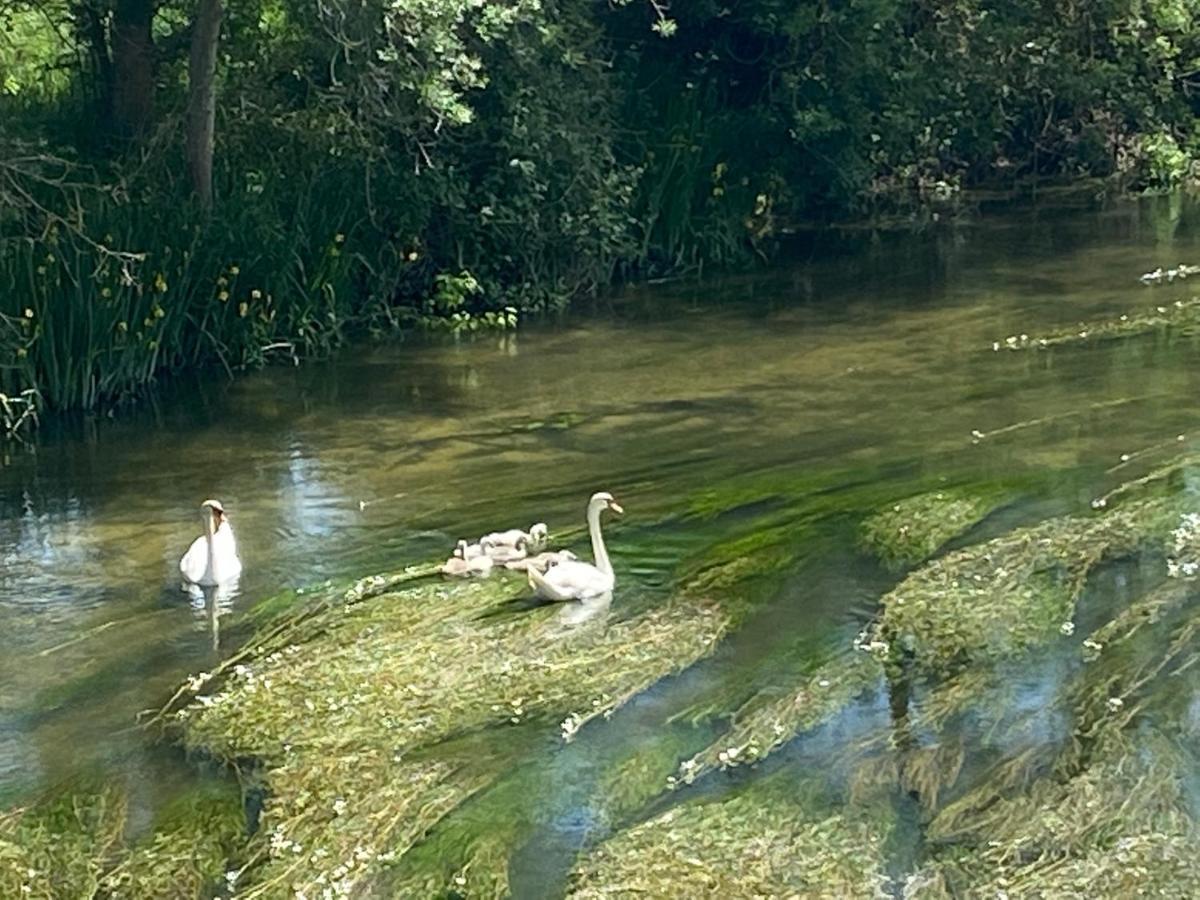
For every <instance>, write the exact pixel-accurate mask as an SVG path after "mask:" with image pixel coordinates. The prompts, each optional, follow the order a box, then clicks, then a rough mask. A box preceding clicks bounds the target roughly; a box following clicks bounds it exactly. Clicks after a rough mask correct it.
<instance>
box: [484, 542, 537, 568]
mask: <svg viewBox="0 0 1200 900" xmlns="http://www.w3.org/2000/svg"><path fill="white" fill-rule="evenodd" d="M479 546H481V547H482V548H483V552H484V555H485V556H487V557H488V559H490V560H491V561H492V562H494V563H495V564H496V565H498V566H503V565H507V564H508V563H510V562H515V561H516V560H518V559H524V558H525V557H526V556H528V555H529V541H528V540H526V539H525V538H524V537H521V538H518V539H517V542H516V543H515V544H493V543H492V542H491V541H489V540H488V539H487V538H486V537H485V538H480V539H479Z"/></svg>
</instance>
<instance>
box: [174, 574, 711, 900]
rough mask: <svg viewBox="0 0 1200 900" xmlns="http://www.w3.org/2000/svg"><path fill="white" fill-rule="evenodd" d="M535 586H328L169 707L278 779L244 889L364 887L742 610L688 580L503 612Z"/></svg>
mask: <svg viewBox="0 0 1200 900" xmlns="http://www.w3.org/2000/svg"><path fill="white" fill-rule="evenodd" d="M388 582H389V579H387V578H384V579H380V580H379V584H387V583H388ZM403 583H404V582H403V580H402V581H400V582H399V584H401V585H403ZM367 591H368V593H370V592H371V589H370V588H368V589H367ZM385 591H386V589H385ZM523 592H524V586H523V585H522V584H521V583H520V579H515V578H507V577H499V578H493V579H489V580H488V581H486V582H476V583H467V584H453V585H445V584H442V583H440V582H439V583H420V582H417V583H414V584H412V585H410V586H404V587H401V589H399V590H392V591H390V592H384V593H377V594H375V595H374V596H372V597H371V598H370V602H359V603H354V604H350V605H347V604H345V603H344V602H341V601H340V600H335V599H329V600H322V601H319V602H318V603H317V604H316V605H315V606H314V607H313V608H310V609H308V610H305V611H304V612H303V613H298V614H295V615H293V616H290V617H288V618H287V619H285V623H284V624H283V625H280V626H276V627H274V628H272V629H270V630H269V631H268V632H267V633H266V639H265V640H263V641H259V642H256V643H254V644H253V646H254V647H255V648H257V649H255V650H253V651H252V652H250V653H249V654H243V655H242V656H241V658H240V661H239V662H238V663H236V664H235V665H234V666H233V668H232V669H226V670H225V671H224V672H223V673H222V675H221V677H220V678H217V679H213V680H197V681H195V682H193V683H192V684H193V688H194V690H193V691H192V693H194V694H195V696H194V698H193V699H192V701H191V703H190V704H189V705H187V706H185V707H183V708H182V709H179V710H176V711H175V712H174V713H172V714H171V716H170V718H171V719H172V720H173V721H174V723H175V725H176V727H178V728H179V729H180V730H181V734H182V737H183V739H184V741H185V743H186V744H187V745H188V746H190V747H197V748H201V749H203V750H204V751H206V752H208V753H211V754H213V755H215V756H217V757H218V758H220V759H223V760H226V761H229V762H230V763H237V762H238V761H239V760H246V759H253V760H257V761H258V763H259V764H260V765H261V766H262V767H263V770H262V773H261V777H262V778H263V780H264V781H265V783H266V785H267V787H268V793H269V799H268V801H267V804H266V806H265V808H264V811H263V818H262V821H263V829H264V834H265V837H263V838H262V839H261V840H260V841H259V848H258V859H259V861H260V862H261V865H260V866H259V867H258V868H256V869H254V870H253V872H252V873H250V874H251V875H252V878H251V881H250V885H251V886H250V887H248V888H247V889H246V891H247V892H246V893H243V894H240V895H239V896H244V897H254V896H264V895H268V894H270V892H271V891H272V890H273V889H274V887H273V886H278V885H282V884H286V885H299V886H300V887H301V888H302V889H305V890H315V889H318V888H319V885H321V884H330V885H335V884H336V885H338V886H339V889H344V890H345V891H349V892H354V891H360V890H362V889H364V888H365V887H366V886H367V885H369V884H372V883H374V881H375V879H376V878H378V877H379V875H380V872H381V870H382V868H383V867H385V866H387V865H389V864H391V863H393V862H395V861H396V860H399V859H401V858H402V857H403V856H404V854H405V853H406V852H407V851H408V850H409V849H410V847H411V846H412V845H413V844H414V843H415V842H416V841H417V840H418V839H419V838H420V837H421V836H422V835H424V834H425V833H426V832H427V831H428V830H429V829H431V828H432V827H433V826H435V825H436V824H437V823H439V822H440V821H441V820H442V819H443V818H444V817H445V816H446V815H447V814H448V813H449V812H451V811H453V810H457V809H458V808H459V807H460V806H461V805H462V804H463V802H465V801H466V800H467V799H468V798H470V797H472V796H473V795H475V794H477V793H478V792H479V791H481V790H483V789H484V788H487V787H489V786H490V785H492V784H495V783H496V782H497V781H498V780H499V779H500V777H501V776H502V775H503V774H504V773H505V772H506V771H507V770H509V769H510V768H511V767H512V765H514V763H515V762H516V761H517V760H518V759H519V758H520V757H521V752H520V751H521V750H522V749H527V748H528V742H529V741H530V740H545V739H546V737H548V736H551V735H554V734H556V733H559V732H561V733H562V734H563V736H565V737H568V738H569V737H573V736H574V735H575V733H576V732H578V731H579V729H581V728H582V727H583V725H584V724H586V723H587V722H588V721H591V720H592V719H596V718H599V717H601V716H603V715H605V714H607V713H609V712H611V711H612V710H614V709H616V708H617V707H619V706H621V705H622V704H623V703H624V702H626V700H628V699H629V698H630V697H632V696H634V695H636V694H637V693H640V692H641V691H642V690H644V689H645V688H646V687H648V686H649V685H650V684H652V683H654V682H655V681H657V680H658V679H660V678H662V677H663V676H665V675H667V674H670V673H672V672H674V671H678V670H679V669H681V668H683V667H685V666H687V665H689V664H690V663H691V662H693V661H694V660H695V659H697V658H699V657H700V656H703V655H705V654H707V653H708V652H710V651H711V650H712V648H713V647H714V646H715V644H716V642H717V641H718V640H719V638H720V637H721V635H722V634H723V633H724V631H725V629H726V627H727V626H728V620H727V618H726V617H725V616H724V615H723V614H721V612H720V611H719V610H718V609H717V607H716V606H715V605H713V604H711V603H709V602H707V601H699V600H689V599H682V598H680V599H676V600H672V601H669V602H667V603H665V604H663V605H661V606H659V607H656V608H653V609H650V610H648V611H646V612H644V613H641V614H639V615H635V616H633V617H631V618H628V619H623V620H619V621H612V622H603V621H601V622H593V623H586V624H584V625H582V626H579V627H575V628H568V627H564V626H563V625H561V624H560V623H559V622H558V620H557V618H556V616H555V614H556V612H557V609H556V608H542V609H537V610H533V611H530V612H527V613H525V614H523V615H519V616H518V615H503V616H497V615H493V614H492V613H496V612H499V611H502V610H504V609H505V607H506V604H508V602H509V601H511V600H512V599H514V598H515V597H518V596H521V595H522V594H523ZM567 723H570V727H569V728H568V727H567ZM480 852H483V851H482V850H481V851H480ZM418 876H419V873H416V874H415V875H413V877H418Z"/></svg>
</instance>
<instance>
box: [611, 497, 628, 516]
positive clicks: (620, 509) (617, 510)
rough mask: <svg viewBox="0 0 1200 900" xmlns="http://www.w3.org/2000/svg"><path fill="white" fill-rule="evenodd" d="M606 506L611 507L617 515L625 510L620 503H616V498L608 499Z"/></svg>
mask: <svg viewBox="0 0 1200 900" xmlns="http://www.w3.org/2000/svg"><path fill="white" fill-rule="evenodd" d="M608 508H609V509H611V510H612V511H613V512H615V513H616V514H617V515H618V516H619V515H622V514H623V513H624V512H625V508H624V507H623V506H621V504H620V503H618V502H617V501H616V500H609V501H608Z"/></svg>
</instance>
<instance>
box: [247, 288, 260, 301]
mask: <svg viewBox="0 0 1200 900" xmlns="http://www.w3.org/2000/svg"><path fill="white" fill-rule="evenodd" d="M250 299H251V300H261V299H262V291H260V290H259V289H258V288H255V289H254V290H252V291H251V292H250Z"/></svg>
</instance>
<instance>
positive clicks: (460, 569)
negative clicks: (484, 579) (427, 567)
mask: <svg viewBox="0 0 1200 900" xmlns="http://www.w3.org/2000/svg"><path fill="white" fill-rule="evenodd" d="M469 546H470V545H468V544H467V542H466V541H459V542H458V546H457V547H455V548H454V555H453V556H451V557H450V558H449V559H448V560H446V562H445V563H443V564H442V568H441V572H442V574H443V575H452V576H454V577H455V578H470V577H471V576H472V575H486V574H488V573H489V572H491V571H492V565H493V564H492V560H491V557H489V556H486V555H483V554H480V555H479V556H468V551H469Z"/></svg>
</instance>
